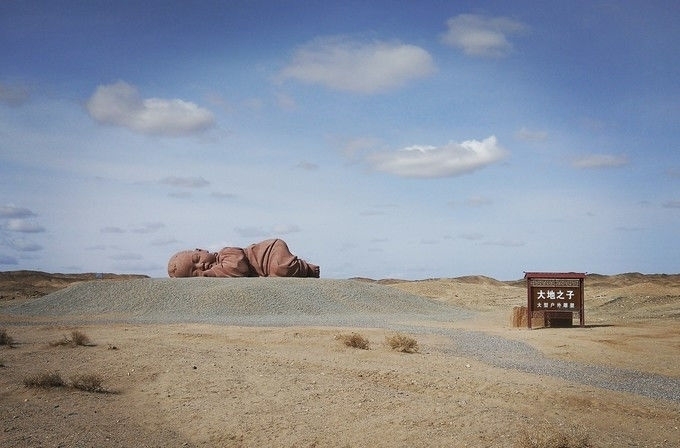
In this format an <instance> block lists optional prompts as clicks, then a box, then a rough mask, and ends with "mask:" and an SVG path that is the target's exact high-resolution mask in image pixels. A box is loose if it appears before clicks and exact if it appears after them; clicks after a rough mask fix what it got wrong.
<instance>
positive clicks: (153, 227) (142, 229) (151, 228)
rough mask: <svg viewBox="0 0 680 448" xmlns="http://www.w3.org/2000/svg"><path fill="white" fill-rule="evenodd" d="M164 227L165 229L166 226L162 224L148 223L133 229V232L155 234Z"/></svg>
mask: <svg viewBox="0 0 680 448" xmlns="http://www.w3.org/2000/svg"><path fill="white" fill-rule="evenodd" d="M163 227H165V224H163V223H162V222H148V223H144V224H142V225H140V226H137V227H135V228H133V229H132V232H133V233H141V234H146V233H154V232H157V231H159V230H161V229H162V228H163Z"/></svg>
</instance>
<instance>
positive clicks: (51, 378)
mask: <svg viewBox="0 0 680 448" xmlns="http://www.w3.org/2000/svg"><path fill="white" fill-rule="evenodd" d="M24 386H26V387H31V388H39V389H51V388H54V387H65V386H66V383H65V382H64V380H63V378H62V377H61V375H59V373H58V372H45V373H41V374H39V375H35V376H30V377H27V378H24Z"/></svg>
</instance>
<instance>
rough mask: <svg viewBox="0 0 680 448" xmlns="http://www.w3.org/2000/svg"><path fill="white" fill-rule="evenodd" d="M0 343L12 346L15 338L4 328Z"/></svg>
mask: <svg viewBox="0 0 680 448" xmlns="http://www.w3.org/2000/svg"><path fill="white" fill-rule="evenodd" d="M0 345H6V346H8V347H12V346H13V345H14V339H12V336H10V335H8V334H7V330H5V329H4V328H3V329H1V330H0Z"/></svg>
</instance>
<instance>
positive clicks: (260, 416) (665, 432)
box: [0, 274, 680, 447]
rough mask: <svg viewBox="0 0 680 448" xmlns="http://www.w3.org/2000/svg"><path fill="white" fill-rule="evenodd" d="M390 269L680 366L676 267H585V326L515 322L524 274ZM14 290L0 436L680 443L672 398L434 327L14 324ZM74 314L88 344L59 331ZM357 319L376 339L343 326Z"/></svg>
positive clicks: (480, 326)
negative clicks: (482, 353)
mask: <svg viewBox="0 0 680 448" xmlns="http://www.w3.org/2000/svg"><path fill="white" fill-rule="evenodd" d="M391 286H392V287H396V288H402V289H405V290H407V291H410V292H414V293H417V294H420V295H423V296H426V297H431V298H436V299H437V300H442V301H447V302H451V303H455V304H458V305H461V306H464V307H466V308H468V309H471V310H475V311H477V312H478V314H477V315H476V316H475V317H473V318H471V319H468V320H465V321H458V322H451V323H450V324H445V325H446V326H447V328H460V329H465V330H476V331H483V332H486V333H490V334H495V335H499V336H502V337H504V338H508V339H516V340H521V341H524V342H526V343H528V344H530V345H532V346H534V347H536V348H538V349H539V350H540V351H541V352H543V353H545V354H546V355H548V356H550V357H554V358H557V359H563V360H568V361H578V362H585V363H589V364H593V365H606V366H615V367H621V368H626V369H632V370H637V371H641V372H649V373H656V374H660V375H664V376H668V377H673V378H679V377H680V356H679V355H680V325H679V324H680V277H679V276H637V275H631V274H628V275H622V276H612V277H599V276H592V277H590V278H589V279H588V280H586V324H587V326H586V327H585V328H578V327H576V328H563V329H557V328H545V329H536V330H532V331H529V330H526V329H518V328H512V327H511V324H510V317H511V309H512V307H513V306H517V305H523V304H525V301H526V289H525V288H524V286H523V285H521V284H516V283H503V282H497V281H495V280H492V279H487V278H484V277H470V278H460V279H439V280H428V281H420V282H391ZM60 287H61V286H60ZM0 289H1V288H0ZM17 291H18V290H14V291H12V296H13V297H15V298H14V299H11V298H10V299H9V300H7V299H5V300H4V301H2V302H0V329H4V330H6V332H7V334H8V335H10V336H11V337H12V338H13V339H14V340H15V342H16V344H15V345H14V347H13V348H9V347H7V346H3V347H0V364H1V365H2V367H0V446H2V447H59V446H63V447H76V446H79V447H129V446H154V447H169V446H205V447H212V446H225V447H231V446H233V447H240V446H247V447H261V446H282V447H323V446H331V447H364V446H366V447H369V446H370V447H388V446H389V447H406V446H409V447H410V446H470V447H480V446H481V447H484V446H488V447H492V446H493V447H496V446H500V447H529V446H537V447H558V446H593V447H657V446H659V447H677V446H680V402H678V401H672V400H653V399H649V398H645V397H642V396H639V395H635V394H631V393H623V392H613V391H608V390H604V389H598V388H595V387H591V386H584V385H582V384H579V383H576V382H569V381H566V380H563V379H560V378H556V377H552V376H539V375H532V374H526V373H522V372H519V371H515V370H511V369H500V368H495V367H492V366H489V365H487V364H484V363H481V362H479V361H477V360H475V359H473V358H465V357H458V356H454V355H451V354H450V351H447V350H446V348H447V347H448V346H449V345H450V344H451V343H452V341H451V340H450V339H449V338H446V337H443V336H437V335H435V334H434V332H433V334H431V335H428V334H425V335H423V334H419V335H417V336H416V338H417V340H418V343H419V346H420V350H419V352H418V353H415V354H407V353H400V352H395V351H393V350H391V349H390V348H389V347H388V346H387V345H386V344H385V338H386V336H391V335H393V334H394V333H393V332H391V331H389V330H384V329H373V328H361V329H357V328H351V329H349V328H328V327H288V328H248V327H230V326H220V325H204V324H172V325H152V324H147V325H128V324H113V325H111V324H109V325H105V324H96V325H87V326H85V325H83V326H63V325H59V324H57V325H55V324H54V323H52V322H50V321H49V320H40V321H36V322H33V323H30V322H29V323H28V324H25V323H22V324H19V323H18V322H17V320H16V319H15V318H14V317H13V316H8V315H6V314H4V313H3V308H4V307H6V306H7V305H9V304H12V303H16V302H17V301H22V300H31V299H30V298H26V297H24V296H21V294H20V293H19V292H17ZM5 297H8V295H7V294H5ZM438 325H441V324H438ZM72 330H79V331H82V332H84V333H85V334H87V335H88V336H89V337H90V339H91V340H92V342H93V344H92V345H90V346H78V347H64V346H57V347H53V346H51V345H50V343H51V342H55V341H58V340H60V339H61V338H62V337H63V336H65V335H69V334H70V332H71V331H72ZM352 332H356V333H360V334H361V335H363V336H365V337H367V338H368V339H369V341H370V349H369V350H360V349H354V348H350V347H347V346H345V345H344V344H342V342H341V341H340V340H338V338H337V336H338V335H341V334H349V333H352ZM454 343H455V341H454ZM44 372H58V373H59V374H60V375H61V376H62V377H63V378H64V379H65V380H66V381H67V382H68V381H69V380H70V379H72V378H75V377H77V376H78V375H82V374H94V375H96V376H97V377H99V378H100V379H101V380H102V381H103V387H104V389H106V391H105V392H99V393H95V392H83V391H80V390H75V389H72V388H69V387H64V388H52V389H35V388H28V387H25V386H24V380H25V379H27V378H30V377H32V376H35V375H38V374H41V373H44ZM560 438H561V439H562V442H565V441H566V443H561V441H560V440H559V439H560Z"/></svg>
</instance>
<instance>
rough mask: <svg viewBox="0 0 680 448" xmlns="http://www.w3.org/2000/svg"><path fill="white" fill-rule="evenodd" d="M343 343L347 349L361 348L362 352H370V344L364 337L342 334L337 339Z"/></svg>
mask: <svg viewBox="0 0 680 448" xmlns="http://www.w3.org/2000/svg"><path fill="white" fill-rule="evenodd" d="M336 339H339V340H340V341H342V343H343V344H345V345H346V346H347V347H352V348H360V349H362V350H368V346H369V342H368V339H367V338H365V337H364V336H362V335H360V334H357V333H352V334H340V335H338V336H337V337H336Z"/></svg>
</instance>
